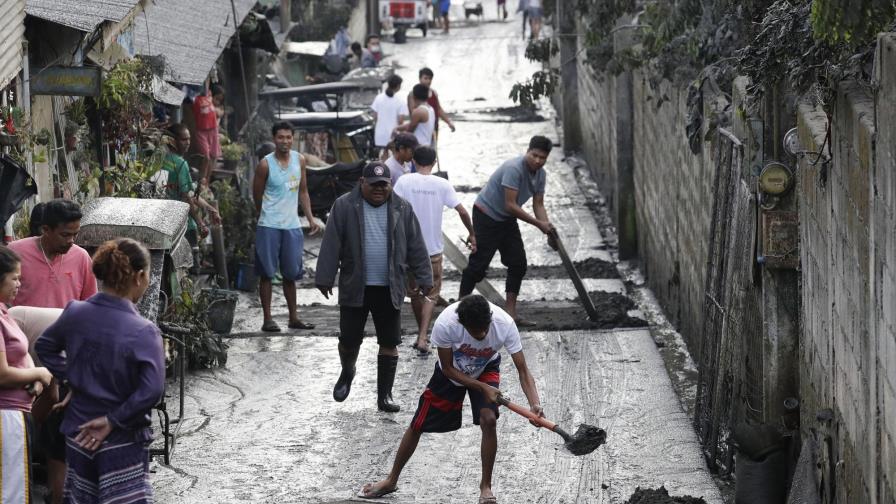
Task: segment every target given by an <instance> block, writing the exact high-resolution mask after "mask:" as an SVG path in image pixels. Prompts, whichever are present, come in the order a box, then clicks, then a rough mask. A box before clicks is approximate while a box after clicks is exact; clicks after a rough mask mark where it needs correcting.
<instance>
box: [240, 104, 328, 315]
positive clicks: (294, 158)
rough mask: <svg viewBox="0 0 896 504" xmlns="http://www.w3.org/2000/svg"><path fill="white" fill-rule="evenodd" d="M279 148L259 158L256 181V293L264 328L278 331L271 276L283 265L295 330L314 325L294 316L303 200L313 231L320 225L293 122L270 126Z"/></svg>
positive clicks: (302, 237) (302, 239) (299, 262)
mask: <svg viewBox="0 0 896 504" xmlns="http://www.w3.org/2000/svg"><path fill="white" fill-rule="evenodd" d="M271 134H272V135H273V137H274V145H275V146H276V149H275V150H274V152H271V153H270V154H268V155H267V156H265V157H264V159H262V160H261V162H260V163H258V166H257V167H256V168H255V179H254V181H253V184H252V196H253V198H254V199H255V210H256V211H257V212H258V227H257V228H256V230H255V272H256V273H257V274H258V276H259V277H261V280H260V281H259V287H258V293H259V296H260V297H261V308H262V311H263V312H264V322H263V324H262V326H261V330H262V331H267V332H280V327H279V326H278V325H277V323H276V322H274V319H273V317H272V316H271V297H272V295H273V287H272V284H273V282H272V280H273V278H274V276H275V275H276V274H277V270H278V269H279V270H280V274H281V275H282V277H283V296H284V297H285V298H286V306H287V308H288V309H289V327H290V328H291V329H314V325H313V324H309V323H307V322H303V321H301V320H299V318H298V316H297V315H296V280H299V279H301V278H302V275H303V274H304V270H303V268H302V252H303V250H304V248H303V244H304V236H303V235H302V224H301V221H299V214H298V208H299V202H301V204H302V211H303V212H304V214H305V217H306V218H307V219H308V225H309V226H310V230H309V234H312V235H313V234H315V233H317V232H318V231H319V230H320V228H319V227H318V225H317V223H316V222H315V220H314V216H312V215H311V198H310V197H309V196H308V182H307V179H306V177H305V158H304V156H302V155H301V154H299V153H298V152H297V151H294V150H292V136H293V131H292V126H290V125H289V123H285V122H279V123H276V124H274V126H273V127H272V128H271Z"/></svg>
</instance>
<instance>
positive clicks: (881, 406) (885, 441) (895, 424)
mask: <svg viewBox="0 0 896 504" xmlns="http://www.w3.org/2000/svg"><path fill="white" fill-rule="evenodd" d="M894 58H896V36H894V35H893V34H885V35H883V36H882V37H881V39H880V43H879V46H878V54H877V61H876V69H877V72H878V75H877V81H878V83H879V85H880V91H879V92H878V95H877V97H876V99H875V106H876V124H877V146H876V149H875V154H876V155H875V163H874V166H873V169H874V171H873V175H872V179H871V191H872V192H871V194H872V198H873V199H872V205H871V208H870V209H869V214H870V215H869V217H870V221H871V224H870V228H871V229H870V232H871V244H870V246H869V253H870V254H871V266H870V271H869V274H870V277H871V292H870V297H869V305H870V308H871V327H870V332H871V340H872V341H873V342H874V346H873V347H872V351H874V352H875V353H876V356H877V363H876V371H877V372H876V375H877V380H876V384H877V398H878V407H877V409H876V411H877V414H878V415H880V417H879V418H878V419H877V420H878V427H879V428H878V431H877V435H876V438H875V439H874V443H876V444H877V445H878V446H879V447H880V449H879V451H878V455H879V456H880V458H881V462H880V466H879V470H878V486H879V490H878V495H877V497H878V501H879V502H896V123H894V120H893V119H894V118H896V67H894V64H896V60H894Z"/></svg>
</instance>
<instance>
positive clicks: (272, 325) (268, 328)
mask: <svg viewBox="0 0 896 504" xmlns="http://www.w3.org/2000/svg"><path fill="white" fill-rule="evenodd" d="M261 330H262V331H264V332H280V326H278V325H277V323H276V322H274V321H273V320H268V321H267V322H265V323H264V324H262V326H261Z"/></svg>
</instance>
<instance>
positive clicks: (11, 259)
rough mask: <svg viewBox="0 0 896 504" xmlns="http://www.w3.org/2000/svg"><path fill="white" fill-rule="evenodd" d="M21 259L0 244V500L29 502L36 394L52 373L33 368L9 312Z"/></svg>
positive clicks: (17, 287)
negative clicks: (31, 437) (31, 433)
mask: <svg viewBox="0 0 896 504" xmlns="http://www.w3.org/2000/svg"><path fill="white" fill-rule="evenodd" d="M21 274H22V269H21V260H20V259H19V256H18V255H16V253H15V252H13V251H12V250H10V249H8V248H6V247H4V246H0V337H2V341H0V343H2V346H0V446H2V449H0V482H2V484H0V502H3V503H7V502H9V503H25V502H30V495H31V489H30V488H29V486H30V485H29V479H30V478H29V472H30V470H31V468H30V463H31V460H30V452H31V450H30V449H29V444H30V443H29V430H30V426H29V424H30V423H31V418H30V416H31V415H30V412H31V402H32V401H33V400H34V397H33V396H36V395H40V394H41V392H42V391H43V388H44V387H45V386H47V385H49V384H50V379H51V378H52V376H51V375H50V372H49V371H47V369H46V368H42V367H34V362H33V361H32V360H31V356H30V355H28V338H27V337H26V336H25V334H24V333H23V332H22V330H21V329H20V328H19V326H18V325H17V324H16V322H15V321H14V320H13V319H12V317H10V315H9V313H7V311H6V305H7V304H9V303H10V302H11V301H12V300H13V299H14V298H15V297H16V294H17V293H18V291H19V286H20V285H21V282H20V281H19V277H20V276H21Z"/></svg>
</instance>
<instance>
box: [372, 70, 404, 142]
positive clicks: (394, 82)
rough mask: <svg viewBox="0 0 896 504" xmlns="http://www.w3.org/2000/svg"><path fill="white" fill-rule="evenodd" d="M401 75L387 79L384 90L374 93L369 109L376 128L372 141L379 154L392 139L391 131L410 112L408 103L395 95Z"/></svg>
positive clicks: (399, 86) (399, 84) (399, 85)
mask: <svg viewBox="0 0 896 504" xmlns="http://www.w3.org/2000/svg"><path fill="white" fill-rule="evenodd" d="M401 82H402V81H401V77H399V76H398V75H393V76H391V77H389V80H388V81H387V87H386V91H385V92H382V93H380V94H378V95H376V98H374V99H373V103H372V104H371V105H370V109H371V110H373V118H374V120H375V121H376V128H375V129H374V134H373V143H374V145H375V146H376V148H377V150H378V151H379V152H378V153H377V154H378V155H380V154H382V153H383V152H385V151H386V150H387V148H388V145H389V142H390V141H391V139H392V132H393V131H394V130H395V128H396V127H398V125H399V124H402V123H403V122H405V121H406V120H407V119H408V116H409V115H410V112H409V111H408V104H407V102H405V101H404V100H403V99H401V98H400V97H398V96H397V93H398V91H400V90H401Z"/></svg>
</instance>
